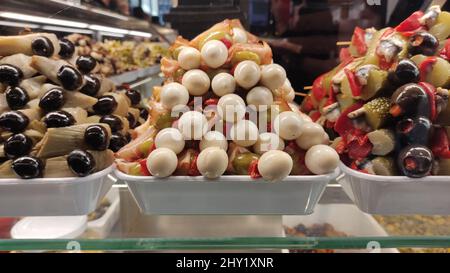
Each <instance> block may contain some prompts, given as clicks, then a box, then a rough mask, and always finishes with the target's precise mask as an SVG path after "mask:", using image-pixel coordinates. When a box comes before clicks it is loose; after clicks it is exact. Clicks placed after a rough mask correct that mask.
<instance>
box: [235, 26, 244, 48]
mask: <svg viewBox="0 0 450 273" xmlns="http://www.w3.org/2000/svg"><path fill="white" fill-rule="evenodd" d="M247 41H248V38H247V33H246V31H245V30H243V29H241V28H237V27H235V28H233V42H234V43H240V44H246V43H247Z"/></svg>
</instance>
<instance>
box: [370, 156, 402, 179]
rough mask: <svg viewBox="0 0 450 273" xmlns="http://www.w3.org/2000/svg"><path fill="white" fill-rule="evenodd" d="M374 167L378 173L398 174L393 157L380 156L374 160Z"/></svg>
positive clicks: (386, 174)
mask: <svg viewBox="0 0 450 273" xmlns="http://www.w3.org/2000/svg"><path fill="white" fill-rule="evenodd" d="M372 169H373V172H374V173H375V174H376V175H384V176H394V175H398V171H397V167H396V166H395V161H394V160H393V159H392V158H391V157H385V156H379V157H376V158H374V159H373V160H372Z"/></svg>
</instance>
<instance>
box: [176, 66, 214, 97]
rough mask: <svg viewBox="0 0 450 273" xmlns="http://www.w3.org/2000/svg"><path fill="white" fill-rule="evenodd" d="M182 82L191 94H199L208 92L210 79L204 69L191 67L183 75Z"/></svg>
mask: <svg viewBox="0 0 450 273" xmlns="http://www.w3.org/2000/svg"><path fill="white" fill-rule="evenodd" d="M182 84H183V85H184V86H185V87H186V88H187V90H188V91H189V94H191V95H192V96H201V95H204V94H205V93H206V92H208V90H209V87H210V85H211V80H210V79H209V77H208V74H206V73H205V72H204V71H202V70H200V69H193V70H189V71H188V72H186V73H185V74H184V75H183V79H182Z"/></svg>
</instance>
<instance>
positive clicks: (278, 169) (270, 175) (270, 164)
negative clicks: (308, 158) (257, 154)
mask: <svg viewBox="0 0 450 273" xmlns="http://www.w3.org/2000/svg"><path fill="white" fill-rule="evenodd" d="M293 165H294V163H293V161H292V158H291V156H290V155H288V154H287V153H286V152H283V151H278V150H272V151H268V152H266V153H264V154H263V155H262V156H261V158H260V159H259V161H258V171H259V173H260V174H261V176H262V177H263V178H264V179H265V180H267V181H272V182H277V181H281V180H283V179H284V178H286V177H287V176H288V175H289V174H290V173H291V171H292V167H293Z"/></svg>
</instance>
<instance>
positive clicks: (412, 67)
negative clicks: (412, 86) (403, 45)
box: [395, 59, 420, 85]
mask: <svg viewBox="0 0 450 273" xmlns="http://www.w3.org/2000/svg"><path fill="white" fill-rule="evenodd" d="M395 78H396V82H397V84H399V85H403V84H406V83H413V82H419V80H420V70H419V68H418V67H417V65H416V64H415V63H414V62H413V61H411V60H408V59H403V60H401V61H400V62H399V63H398V65H397V68H396V69H395Z"/></svg>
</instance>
